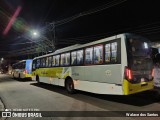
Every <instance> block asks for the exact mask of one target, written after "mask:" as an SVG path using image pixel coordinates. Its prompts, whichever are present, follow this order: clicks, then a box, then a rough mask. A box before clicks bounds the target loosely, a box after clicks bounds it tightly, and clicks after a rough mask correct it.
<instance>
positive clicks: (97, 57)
mask: <svg viewBox="0 0 160 120" xmlns="http://www.w3.org/2000/svg"><path fill="white" fill-rule="evenodd" d="M102 56H103V46H102V45H99V46H95V47H94V64H102V62H103V57H102Z"/></svg>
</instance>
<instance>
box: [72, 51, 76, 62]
mask: <svg viewBox="0 0 160 120" xmlns="http://www.w3.org/2000/svg"><path fill="white" fill-rule="evenodd" d="M76 61H77V58H76V51H74V52H71V65H76Z"/></svg>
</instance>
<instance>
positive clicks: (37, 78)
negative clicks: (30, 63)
mask: <svg viewBox="0 0 160 120" xmlns="http://www.w3.org/2000/svg"><path fill="white" fill-rule="evenodd" d="M36 81H37V82H38V83H40V82H39V76H38V75H36Z"/></svg>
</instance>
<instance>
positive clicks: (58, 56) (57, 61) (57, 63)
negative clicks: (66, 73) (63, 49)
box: [55, 55, 60, 66]
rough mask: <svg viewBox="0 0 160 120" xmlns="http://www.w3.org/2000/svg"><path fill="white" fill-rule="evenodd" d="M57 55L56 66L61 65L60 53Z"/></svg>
mask: <svg viewBox="0 0 160 120" xmlns="http://www.w3.org/2000/svg"><path fill="white" fill-rule="evenodd" d="M55 57H56V59H55V66H59V63H60V61H59V58H60V55H56V56H55Z"/></svg>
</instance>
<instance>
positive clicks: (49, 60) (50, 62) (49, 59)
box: [48, 56, 52, 67]
mask: <svg viewBox="0 0 160 120" xmlns="http://www.w3.org/2000/svg"><path fill="white" fill-rule="evenodd" d="M48 66H49V67H51V66H52V56H50V57H49V58H48Z"/></svg>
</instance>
